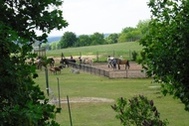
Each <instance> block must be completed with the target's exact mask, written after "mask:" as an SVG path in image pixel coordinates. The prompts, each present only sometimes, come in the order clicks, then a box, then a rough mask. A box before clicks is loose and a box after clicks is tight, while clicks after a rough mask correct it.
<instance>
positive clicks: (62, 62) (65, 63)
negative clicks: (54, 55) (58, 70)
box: [60, 58, 76, 67]
mask: <svg viewBox="0 0 189 126" xmlns="http://www.w3.org/2000/svg"><path fill="white" fill-rule="evenodd" d="M60 63H61V64H62V65H66V66H67V67H69V65H70V64H71V65H74V64H75V63H76V60H75V59H66V58H62V59H61V61H60Z"/></svg>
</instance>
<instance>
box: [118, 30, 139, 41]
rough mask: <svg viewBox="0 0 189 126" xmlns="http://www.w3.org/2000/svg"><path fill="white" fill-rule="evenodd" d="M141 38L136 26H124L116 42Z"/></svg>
mask: <svg viewBox="0 0 189 126" xmlns="http://www.w3.org/2000/svg"><path fill="white" fill-rule="evenodd" d="M140 38H141V32H140V31H139V30H138V29H137V28H132V27H126V28H124V29H123V30H122V32H121V34H120V35H119V38H118V42H127V41H136V40H139V39H140Z"/></svg>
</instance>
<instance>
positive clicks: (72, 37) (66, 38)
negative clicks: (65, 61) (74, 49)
mask: <svg viewBox="0 0 189 126" xmlns="http://www.w3.org/2000/svg"><path fill="white" fill-rule="evenodd" d="M76 42H77V36H76V34H75V33H73V32H65V33H64V35H63V36H62V38H61V40H60V45H61V48H67V47H71V46H73V45H74V44H75V43H76Z"/></svg>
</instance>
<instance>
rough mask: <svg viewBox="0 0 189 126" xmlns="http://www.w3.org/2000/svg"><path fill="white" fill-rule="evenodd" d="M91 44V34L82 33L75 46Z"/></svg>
mask: <svg viewBox="0 0 189 126" xmlns="http://www.w3.org/2000/svg"><path fill="white" fill-rule="evenodd" d="M90 44H91V39H90V36H88V35H80V36H79V37H78V41H77V43H76V44H75V46H77V47H78V46H88V45H90Z"/></svg>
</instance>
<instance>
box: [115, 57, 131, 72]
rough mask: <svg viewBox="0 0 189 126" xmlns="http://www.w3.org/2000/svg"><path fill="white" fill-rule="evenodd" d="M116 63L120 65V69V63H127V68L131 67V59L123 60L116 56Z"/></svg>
mask: <svg viewBox="0 0 189 126" xmlns="http://www.w3.org/2000/svg"><path fill="white" fill-rule="evenodd" d="M116 64H117V65H118V69H119V70H120V65H125V69H127V68H128V69H129V68H130V64H129V60H122V59H119V58H116Z"/></svg>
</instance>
